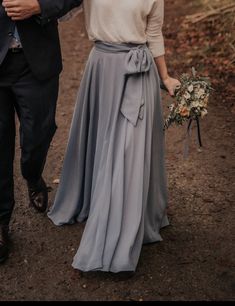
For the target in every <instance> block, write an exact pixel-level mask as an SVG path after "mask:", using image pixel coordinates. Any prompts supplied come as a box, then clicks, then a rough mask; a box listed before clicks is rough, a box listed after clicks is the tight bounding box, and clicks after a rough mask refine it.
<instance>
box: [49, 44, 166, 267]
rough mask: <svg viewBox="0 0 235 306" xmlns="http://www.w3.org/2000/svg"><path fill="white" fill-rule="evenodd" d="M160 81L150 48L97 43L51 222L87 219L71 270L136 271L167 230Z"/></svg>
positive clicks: (73, 221) (78, 105)
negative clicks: (146, 249)
mask: <svg viewBox="0 0 235 306" xmlns="http://www.w3.org/2000/svg"><path fill="white" fill-rule="evenodd" d="M166 208H167V182H166V173H165V165H164V130H163V114H162V105H161V97H160V80H159V76H158V72H157V69H156V66H155V64H154V60H153V57H152V55H151V53H150V51H149V49H148V48H147V46H146V45H134V44H109V43H103V42H96V43H95V46H94V47H93V49H92V50H91V53H90V56H89V59H88V62H87V65H86V69H85V73H84V76H83V79H82V82H81V86H80V90H79V93H78V99H77V103H76V106H75V110H74V115H73V120H72V124H71V129H70V134H69V140H68V145H67V151H66V154H65V159H64V164H63V169H62V174H61V179H60V184H59V187H58V191H57V194H56V198H55V201H54V204H53V206H52V207H51V209H50V211H49V213H48V216H49V218H50V219H51V220H52V221H53V223H54V224H56V225H64V224H73V223H75V222H84V221H86V225H85V229H84V232H83V235H82V239H81V242H80V245H79V248H78V251H77V253H76V255H75V257H74V259H73V263H72V266H73V267H74V268H75V269H79V270H82V271H92V270H101V271H110V272H121V271H135V270H136V267H137V264H138V260H139V257H140V252H141V248H142V245H143V244H145V243H151V242H156V241H161V240H162V237H161V235H160V229H161V228H162V227H164V226H167V225H168V224H169V222H168V218H167V214H166Z"/></svg>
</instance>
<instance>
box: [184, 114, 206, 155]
mask: <svg viewBox="0 0 235 306" xmlns="http://www.w3.org/2000/svg"><path fill="white" fill-rule="evenodd" d="M193 121H196V124H197V140H198V144H199V148H201V147H202V138H201V128H200V121H199V118H198V117H196V118H195V119H193V118H190V119H189V122H188V126H187V132H186V140H185V145H184V158H185V159H186V158H187V157H188V152H189V140H190V136H191V130H192V123H193Z"/></svg>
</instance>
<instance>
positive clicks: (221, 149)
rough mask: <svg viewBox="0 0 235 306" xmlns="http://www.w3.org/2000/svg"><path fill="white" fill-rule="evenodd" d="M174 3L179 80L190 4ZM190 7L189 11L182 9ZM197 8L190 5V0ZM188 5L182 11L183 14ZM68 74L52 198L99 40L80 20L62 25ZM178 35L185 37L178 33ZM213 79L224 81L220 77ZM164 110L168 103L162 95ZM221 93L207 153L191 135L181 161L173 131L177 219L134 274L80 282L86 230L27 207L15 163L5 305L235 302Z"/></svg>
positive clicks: (228, 144) (227, 123) (171, 62)
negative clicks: (76, 261)
mask: <svg viewBox="0 0 235 306" xmlns="http://www.w3.org/2000/svg"><path fill="white" fill-rule="evenodd" d="M175 2H176V1H171V0H169V1H166V18H165V31H166V48H167V62H168V66H169V70H170V71H171V74H172V75H174V76H177V75H179V74H180V73H182V72H187V71H188V70H189V68H190V67H191V66H192V64H194V65H197V63H191V62H190V63H189V61H187V54H184V53H179V52H177V47H178V46H177V39H172V37H171V35H170V33H173V32H174V33H176V32H177V31H179V32H180V30H181V27H180V24H181V21H182V18H183V17H184V15H185V14H188V13H192V12H194V9H195V8H194V7H193V6H191V5H190V4H189V1H183V0H179V1H177V5H176V4H175ZM186 2H187V5H186V6H185V8H184V10H183V9H182V8H183V7H184V6H183V4H185V3H186ZM190 3H191V1H190ZM179 8H180V9H179ZM60 32H61V41H62V50H63V58H64V71H63V73H62V75H61V87H60V95H59V101H58V111H57V124H58V130H57V133H56V136H55V138H54V141H53V143H52V145H51V149H50V152H49V155H48V160H47V165H46V169H45V172H44V177H45V179H46V180H47V182H48V184H49V185H50V186H51V187H52V188H53V191H52V192H51V193H50V205H51V204H52V202H53V199H54V196H55V192H56V188H57V185H56V184H53V181H54V180H55V179H57V178H59V176H60V173H61V166H62V161H63V157H64V153H65V148H66V143H67V139H68V132H69V127H70V122H71V117H72V113H73V109H74V104H75V99H76V94H77V90H78V86H79V82H80V80H81V77H82V73H83V69H84V66H85V63H86V60H87V57H88V54H89V51H90V48H91V46H92V44H91V43H90V42H89V41H88V40H87V38H86V34H85V29H84V24H83V19H82V17H81V16H79V17H77V18H76V19H74V20H72V21H69V22H66V23H63V24H61V25H60ZM176 38H177V37H176ZM210 72H211V73H212V75H211V77H212V78H213V79H214V80H215V79H218V75H217V74H213V71H212V70H211V71H210ZM163 103H164V106H165V109H166V105H167V103H169V98H167V97H166V96H165V95H164V96H163ZM230 106H231V105H229V104H228V103H226V101H224V100H223V101H222V100H221V95H220V93H219V92H218V91H216V92H215V93H214V95H213V98H212V99H211V103H210V107H209V115H208V117H206V118H205V119H203V121H202V140H203V150H202V152H199V151H198V148H197V144H196V137H195V135H196V132H195V129H193V133H192V138H191V142H190V151H189V156H188V158H187V159H184V158H183V147H184V136H185V128H186V127H185V126H184V127H172V128H170V129H169V130H167V132H166V150H167V156H166V160H167V172H168V184H169V217H170V222H171V225H170V226H169V227H167V228H165V229H163V230H162V236H163V238H164V241H162V242H160V243H156V244H152V245H148V246H144V247H143V250H142V253H141V257H140V261H139V265H138V268H137V271H136V273H135V275H134V276H133V277H132V278H130V279H127V280H123V279H122V278H121V277H120V276H119V275H113V274H109V273H101V272H92V273H88V274H87V275H84V276H83V277H80V275H79V274H78V273H77V271H76V270H74V269H73V268H72V267H71V262H72V259H73V256H74V255H75V252H76V250H77V248H78V246H79V242H80V239H81V235H82V231H83V228H84V225H83V224H76V225H72V226H64V227H56V226H54V225H53V224H52V223H51V222H50V221H49V219H48V218H47V217H46V216H42V215H40V214H37V213H35V212H34V211H33V210H32V209H31V208H28V198H27V193H26V186H25V182H24V181H23V179H22V178H21V175H20V171H19V155H20V151H19V144H18V147H17V152H16V153H17V154H16V161H15V196H16V207H15V211H14V215H13V218H12V223H11V237H12V240H13V246H12V252H11V254H10V258H9V260H8V261H7V262H6V263H5V264H4V265H2V266H0V279H1V281H0V300H1V301H4V300H5V301H12V300H18V301H23V300H33V301H39V300H40V301H46V300H47V301H48V300H56V301H59V300H61V301H65V300H67V301H72V300H77V301H142V300H143V301H146V300H148V301H161V300H162V301H166V300H168V301H176V300H181V301H184V300H186V301H193V300H194V301H195V300H196V301H199V300H211V301H212V300H213V301H221V300H223V301H228V300H234V294H233V293H234V289H235V282H234V274H233V273H232V268H234V259H233V257H234V256H233V253H234V252H233V251H234V245H233V237H234V236H233V235H232V230H233V229H234V228H233V222H232V221H233V214H232V212H233V208H234V207H233V206H232V205H233V204H234V198H235V182H234V177H235V163H234V161H235V157H234V139H235V138H234V134H235V124H234V120H235V117H234V113H233V112H232V111H231V107H230Z"/></svg>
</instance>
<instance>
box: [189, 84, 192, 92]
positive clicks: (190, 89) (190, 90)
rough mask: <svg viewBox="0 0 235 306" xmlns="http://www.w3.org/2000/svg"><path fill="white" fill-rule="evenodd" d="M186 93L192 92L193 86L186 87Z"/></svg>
mask: <svg viewBox="0 0 235 306" xmlns="http://www.w3.org/2000/svg"><path fill="white" fill-rule="evenodd" d="M188 91H189V92H192V91H193V85H192V84H191V85H189V87H188Z"/></svg>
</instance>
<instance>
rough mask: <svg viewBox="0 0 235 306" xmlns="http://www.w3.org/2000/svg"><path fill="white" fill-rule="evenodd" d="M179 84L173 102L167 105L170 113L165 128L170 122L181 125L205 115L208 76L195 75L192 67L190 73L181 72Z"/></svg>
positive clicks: (208, 92)
mask: <svg viewBox="0 0 235 306" xmlns="http://www.w3.org/2000/svg"><path fill="white" fill-rule="evenodd" d="M180 81H181V86H180V87H178V88H176V91H175V100H176V101H175V102H174V103H173V104H171V105H170V106H169V110H170V113H169V115H168V116H167V118H166V120H165V129H167V128H168V127H169V126H170V125H171V124H172V123H175V124H176V125H182V124H183V123H184V122H185V121H188V120H189V122H190V124H191V122H192V120H193V119H195V120H197V122H198V120H199V118H203V117H204V116H205V115H207V113H208V110H207V105H208V100H209V95H210V92H211V91H212V87H211V84H210V82H209V80H208V78H205V77H200V76H197V74H196V71H195V69H194V68H192V75H189V74H183V75H182V76H181V78H180Z"/></svg>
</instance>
